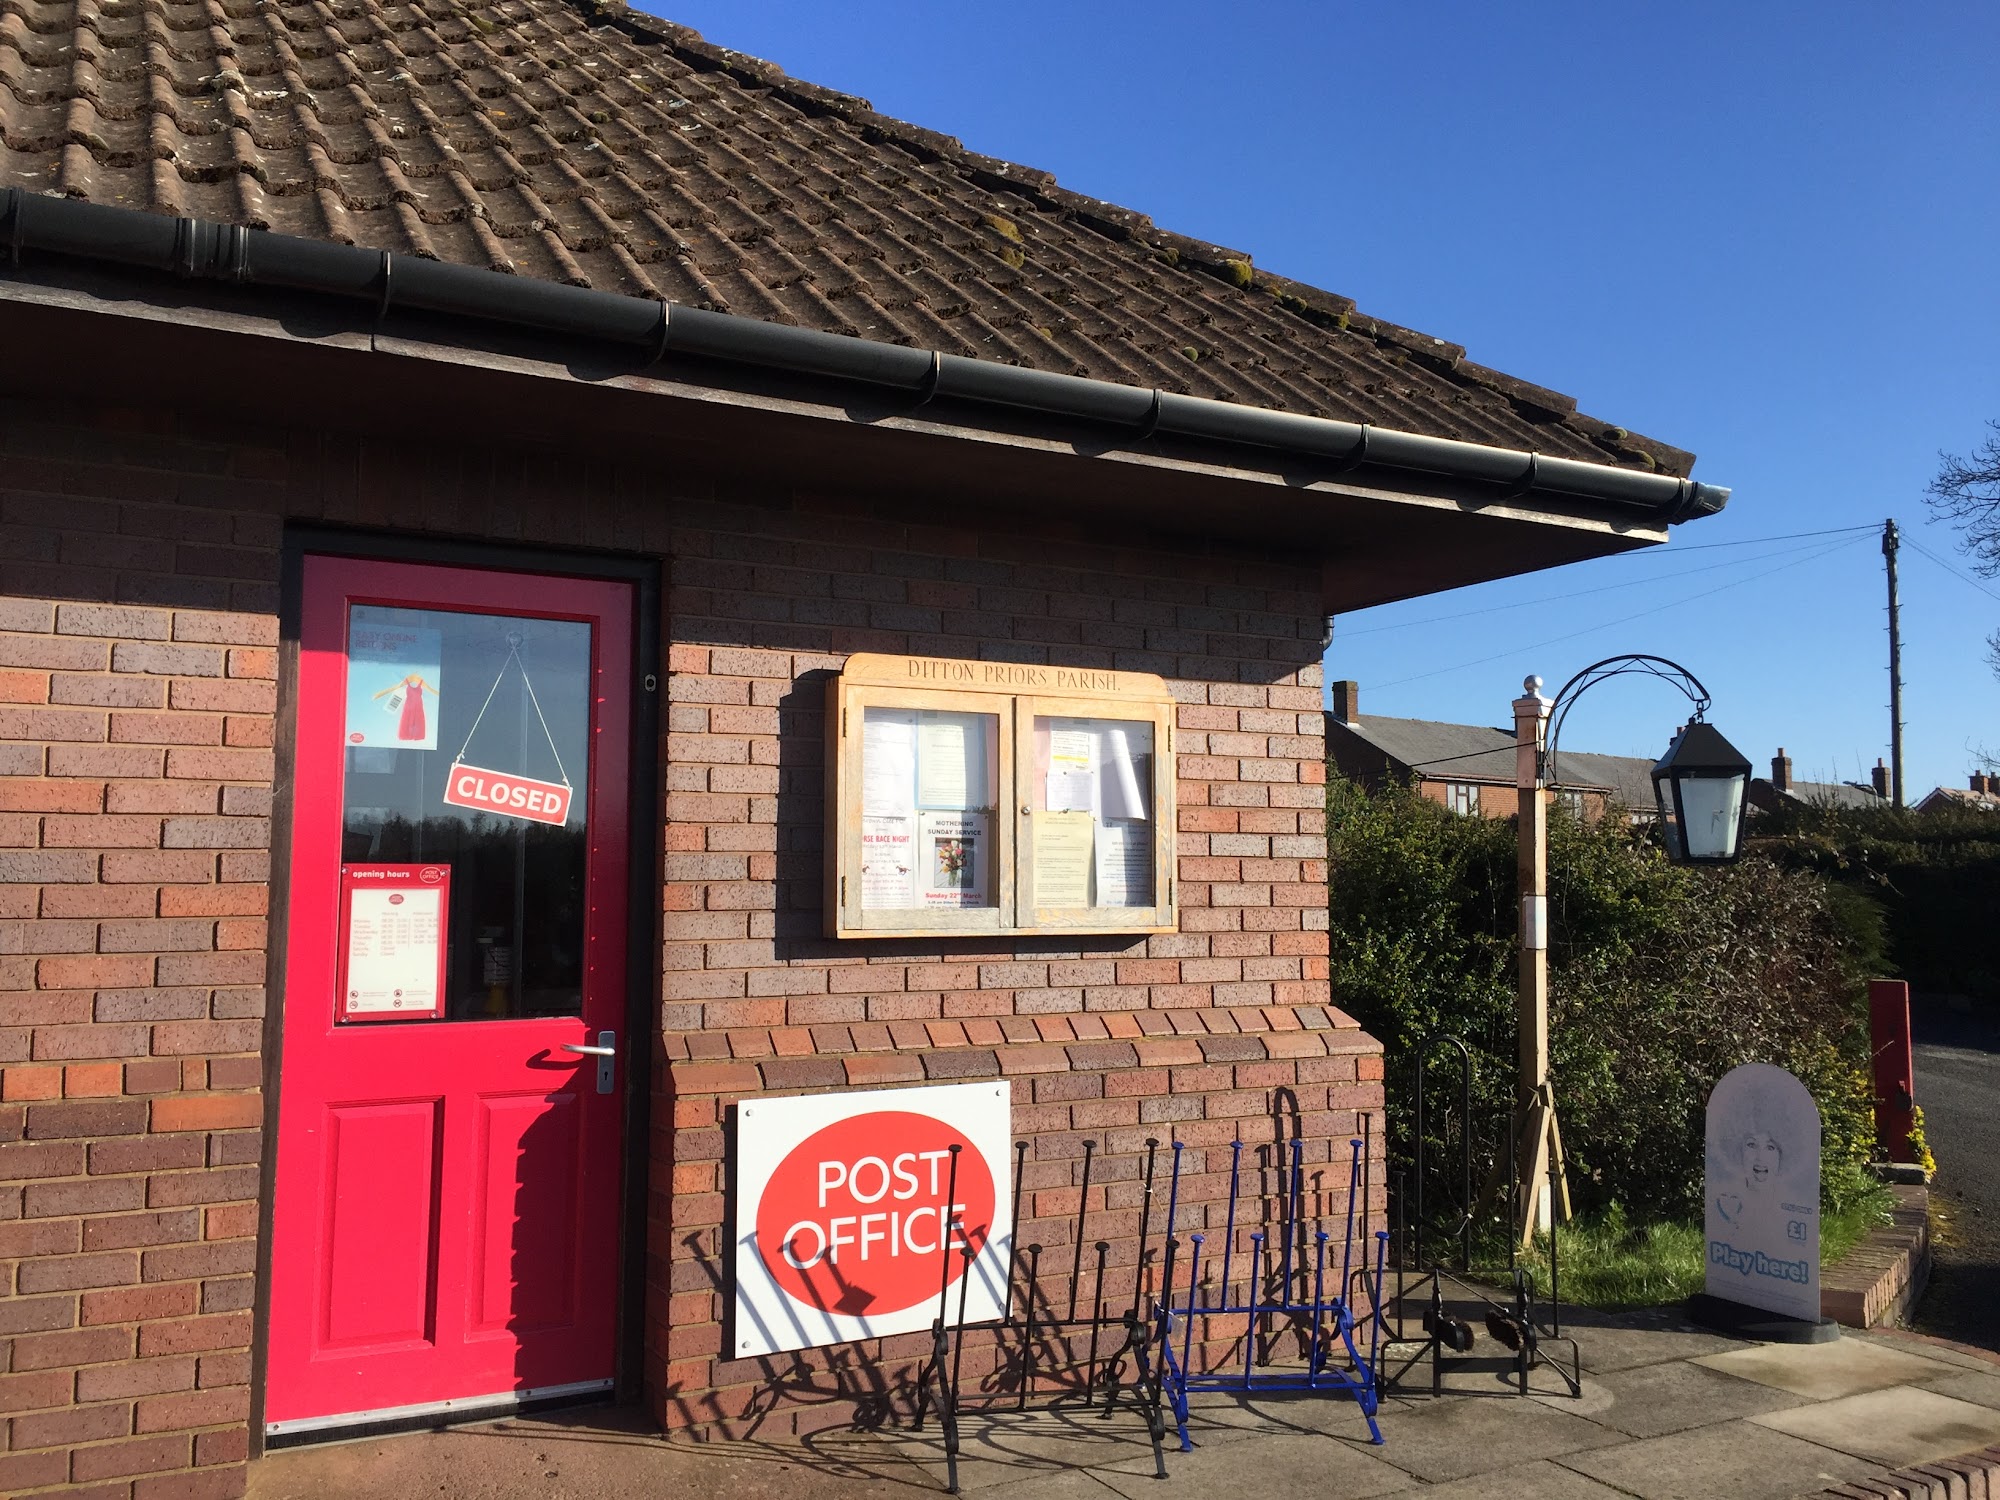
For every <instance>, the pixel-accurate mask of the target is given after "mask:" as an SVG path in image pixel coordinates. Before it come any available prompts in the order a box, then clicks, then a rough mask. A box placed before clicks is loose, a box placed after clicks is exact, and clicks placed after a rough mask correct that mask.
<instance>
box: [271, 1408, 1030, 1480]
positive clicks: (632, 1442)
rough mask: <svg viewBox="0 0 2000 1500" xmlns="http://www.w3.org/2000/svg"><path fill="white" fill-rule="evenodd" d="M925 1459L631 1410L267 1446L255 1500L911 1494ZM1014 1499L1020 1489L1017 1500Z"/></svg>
mask: <svg viewBox="0 0 2000 1500" xmlns="http://www.w3.org/2000/svg"><path fill="white" fill-rule="evenodd" d="M935 1488H936V1486H934V1485H933V1483H932V1481H931V1479H930V1477H929V1476H928V1475H927V1474H925V1473H924V1471H923V1470H922V1469H920V1468H918V1467H917V1466H915V1465H913V1464H910V1463H908V1462H906V1461H905V1460H903V1459H902V1458H901V1457H899V1456H898V1455H896V1454H894V1453H893V1452H891V1451H889V1450H886V1449H882V1448H879V1447H878V1448H870V1447H867V1446H866V1445H860V1444H854V1443H848V1444H845V1445H841V1444H835V1445H832V1446H831V1447H830V1448H823V1449H819V1450H815V1448H813V1447H810V1446H805V1445H801V1444H799V1443H796V1442H789V1441H788V1442H786V1443H783V1444H777V1443H760V1442H757V1441H755V1440H752V1441H747V1442H741V1443H730V1444H721V1443H703V1444H695V1443H689V1442H686V1441H679V1442H676V1441H672V1440H669V1439H666V1438H662V1437H661V1436H660V1435H659V1434H658V1432H657V1431H656V1430H654V1428H653V1427H652V1424H651V1423H650V1422H649V1421H648V1420H647V1418H646V1417H645V1416H644V1415H643V1414H642V1413H639V1412H637V1411H634V1410H632V1409H629V1408H626V1409H608V1410H607V1409H602V1408H599V1409H592V1410H585V1411H579V1412H568V1413H563V1414H562V1415H560V1416H558V1417H552V1418H544V1419H522V1420H516V1421H507V1422H491V1423H480V1424H476V1425H471V1426H465V1427H453V1428H448V1429H446V1430H443V1431H439V1432H422V1433H406V1434H402V1435H399V1436H395V1437H384V1438H367V1439H362V1440H360V1441H356V1442H348V1443H332V1444H326V1445H320V1446H315V1447H309V1448H292V1449H285V1450H281V1451H279V1452H275V1453H267V1454H266V1455H265V1456H264V1457H262V1458H260V1459H259V1460H257V1462H256V1463H254V1464H252V1465H251V1466H250V1477H249V1491H248V1494H249V1496H250V1497H252V1500H333V1497H345V1496H350V1495H395V1496H400V1497H404V1500H425V1497H429V1496H440V1495H443V1496H449V1497H450V1500H522V1497H526V1496H534V1497H535V1500H659V1497H661V1496H663V1495H675V1496H678V1495H713V1496H727V1497H728V1500H798V1497H799V1496H801V1495H802V1494H806V1495H820V1494H833V1493H835V1492H836V1491H837V1493H838V1494H840V1495H841V1496H842V1497H843V1500H846V1497H852V1500H864V1497H865V1500H876V1497H882V1500H889V1497H894V1500H914V1497H916V1496H920V1495H923V1494H925V1493H928V1492H930V1491H932V1490H933V1489H935ZM1010 1500H1011V1497H1010Z"/></svg>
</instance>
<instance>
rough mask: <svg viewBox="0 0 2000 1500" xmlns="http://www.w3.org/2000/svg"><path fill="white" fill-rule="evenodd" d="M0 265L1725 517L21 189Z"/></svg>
mask: <svg viewBox="0 0 2000 1500" xmlns="http://www.w3.org/2000/svg"><path fill="white" fill-rule="evenodd" d="M0 248H4V249H5V250H6V252H7V253H8V257H9V260H10V262H11V264H13V265H16V266H18V265H19V264H20V262H21V257H22V253H23V252H24V251H37V252H41V253H43V254H49V255H60V256H71V257H75V258H78V259H83V260H92V261H103V262H109V263H112V264H114V265H122V266H136V267H141V268H143V269H146V270H152V271H159V272H164V273H167V274H170V275H175V276H179V277H181V278H183V279H185V280H194V281H218V282H224V283H229V284H233V285H240V286H261V287H274V288H283V289H285V290H288V291H296V292H308V293H315V294H319V295H325V296H334V297H344V298H347V299H348V300H350V301H354V302H359V303H364V304H368V305H371V306H373V307H374V308H375V309H376V313H377V317H378V319H379V318H380V317H383V316H386V315H387V313H388V311H389V308H390V306H391V305H392V304H393V305H394V306H398V307H409V308H416V309H420V310H422V311H424V312H428V313H439V314H444V315H446V316H451V317H462V318H472V319H477V320H481V321H485V322H493V323H502V324H509V325H513V326H515V327H525V328H535V329H540V330H542V331H544V332H548V333H555V334H561V335H563V336H565V337H569V338H582V339H589V340H596V341H601V342H608V343H614V344H620V345H624V346H627V347H631V348H635V349H638V350H642V351H646V352H647V353H648V355H649V358H648V361H647V367H650V366H651V365H652V364H654V363H657V362H658V361H659V359H661V358H662V357H664V356H665V355H667V354H669V353H673V354H689V355H698V356H701V357H703V358H708V359H718V360H725V361H728V362H731V363H735V364H745V365H753V366H760V367H763V368H767V369H773V370H783V371H787V372H789V373H792V374H798V375H810V376H819V377H822V378H826V379H831V380H840V381H852V382H858V383H861V384H864V385H873V386H880V387H886V388H888V389H891V390H898V391H903V392H905V393H908V394H910V395H912V396H921V397H923V398H924V399H925V400H930V399H935V398H939V397H943V398H947V399H951V400H957V401H965V402H971V403H976V404H980V405H986V406H1001V407H1011V408H1014V409H1017V410H1025V411H1034V412H1041V413H1044V414H1046V415H1051V416H1057V417H1062V418H1066V419H1069V420H1073V421H1083V422H1088V423H1093V424H1096V425H1099V426H1103V427H1109V428H1113V429H1116V430H1118V431H1119V432H1121V433H1123V434H1126V435H1128V436H1130V437H1134V438H1141V437H1144V436H1150V435H1152V434H1153V433H1156V432H1157V433H1170V434H1172V435H1174V436H1176V437H1183V438H1192V439H1196V440H1198V441H1203V442H1213V443H1222V444H1230V445H1238V446H1248V447H1254V448H1263V449H1268V450H1272V451H1275V452H1280V453H1288V454H1296V455H1300V456H1303V457H1308V458H1312V459H1317V460H1321V461H1324V462H1326V463H1327V464H1329V465H1330V466H1333V467H1334V468H1335V469H1336V471H1337V470H1339V469H1340V468H1342V467H1347V468H1351V467H1356V466H1358V465H1360V464H1366V465H1368V466H1369V467H1379V468H1386V469H1401V470H1409V471H1415V472H1420V473H1427V474H1436V475H1441V476H1444V477H1447V478H1452V479H1462V480H1471V481H1473V482H1475V483H1481V484H1490V485H1494V486H1496V487H1498V488H1500V489H1501V490H1503V491H1505V492H1507V493H1508V496H1509V498H1522V497H1525V496H1528V495H1531V494H1540V495H1547V496H1560V497H1562V498H1565V499H1571V500H1584V501H1590V502H1595V503H1598V504H1604V505H1611V506H1616V507H1619V508H1622V509H1629V510H1635V511H1638V512H1640V513H1641V514H1643V516H1644V517H1645V518H1646V519H1647V520H1649V521H1651V522H1653V523H1655V524H1659V525H1674V524H1677V523H1679V522H1682V521H1687V520H1691V519H1694V518H1695V517H1698V516H1706V515H1713V514H1715V513H1716V512H1717V511H1719V510H1721V509H1722V508H1723V506H1724V505H1726V504H1727V503H1728V500H1729V491H1728V490H1727V489H1726V488H1724V487H1722V486H1720V485H1712V484H1702V483H1699V482H1697V481H1695V480H1691V479H1675V478H1672V477H1670V476H1667V475H1662V474H1647V473H1641V472H1639V471H1637V470H1633V469H1618V468H1612V467H1610V466H1608V465H1604V464H1590V463H1583V462H1580V461H1578V460H1575V459H1567V458H1551V457H1548V456H1546V455H1537V454H1533V453H1527V452H1523V451H1521V450H1519V449H1513V448H1495V447H1488V446H1486V445H1483V444H1479V443H1465V442H1459V441H1457V440H1455V439H1452V438H1437V437H1427V436H1424V435H1422V434H1419V433H1412V432H1400V431H1397V430H1395V429H1393V428H1385V427H1377V426H1374V425H1372V424H1362V423H1354V422H1340V421H1335V420H1332V419H1330V418H1326V417H1309V416H1301V415H1298V414H1296V413H1291V412H1280V411H1271V410H1268V409H1265V408H1261V407H1253V406H1240V405H1237V404H1236V403H1234V402H1229V401H1213V400H1209V399H1206V398H1204V397H1199V396H1182V395H1177V394H1175V393H1173V392H1170V391H1157V390H1144V389H1140V388H1138V387H1135V386H1124V385H1114V384H1112V383H1110V382H1109V381H1103V380H1089V379H1085V378H1083V377H1080V376H1075V375H1058V374H1052V373H1049V372H1047V371H1042V370H1027V369H1022V368H1021V367H1019V366H1017V365H1003V364H996V363H992V362H989V361H986V360H975V359H966V358H964V357H963V356H961V355H956V354H941V353H935V352H933V351H930V350H926V349H909V348H904V347H902V346H901V345H896V344H880V343H875V342H873V341H871V340H868V339H859V338H851V337H848V336H847V335H845V334H835V333H821V332H819V331H817V330H814V329H807V328H793V327H789V326H787V325H784V324H780V323H764V322H759V321H757V320H755V319H752V318H744V317H738V316H737V315H735V314H733V313H718V312H711V311H708V310H707V309H704V308H698V307H687V306H684V305H677V304H669V303H666V302H659V301H653V300H650V299H647V298H642V297H627V296H623V295H621V294H619V293H615V292H600V291H591V290H588V289H586V288H582V287H573V286H564V285H560V284H558V283H555V282H547V281H538V280H534V279H531V278H529V277H524V276H512V275H507V274H505V273H503V272H498V271H486V270H479V269H477V268H475V267H471V266H457V265H448V264H445V263H443V262H440V261H434V260H425V259H422V258H420V257H418V256H413V255H407V254H397V253H395V252H392V251H386V250H368V249H364V248H361V247H359V246H355V245H339V244H332V243H329V242H326V241H321V240H309V239H303V238H299V237H297V236H293V235H283V234H271V233H268V232H266V231H263V230H253V229H244V228H241V227H240V226H237V225H232V224H218V223H215V222H213V221H211V220H205V219H193V218H178V219H176V218H168V217H166V216H165V215H162V214H154V213H148V212H145V211H144V210H141V209H133V208H116V207H111V206H108V205H105V204H96V203H84V202H81V201H79V200H76V199H70V198H58V197H54V196H50V195H45V194H39V193H31V192H29V191H28V190H27V189H25V188H18V187H10V188H5V189H0Z"/></svg>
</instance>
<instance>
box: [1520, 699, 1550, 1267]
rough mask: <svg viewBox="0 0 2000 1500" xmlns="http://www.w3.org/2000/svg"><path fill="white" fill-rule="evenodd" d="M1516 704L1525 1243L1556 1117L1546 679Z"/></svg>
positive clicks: (1543, 1179) (1536, 1207) (1544, 1175)
mask: <svg viewBox="0 0 2000 1500" xmlns="http://www.w3.org/2000/svg"><path fill="white" fill-rule="evenodd" d="M1521 686H1522V695H1521V696H1520V697H1519V698H1516V699H1515V700H1514V786H1515V790H1516V792H1517V793H1518V801H1517V804H1516V805H1517V807H1518V810H1519V813H1518V819H1517V822H1518V827H1519V834H1520V844H1519V847H1520V856H1519V864H1518V872H1519V885H1520V893H1521V905H1520V946H1521V974H1520V993H1519V1000H1518V1017H1519V1030H1520V1049H1521V1050H1520V1072H1519V1076H1518V1079H1517V1083H1516V1087H1515V1092H1514V1100H1515V1108H1516V1110H1517V1111H1518V1112H1519V1113H1518V1116H1517V1118H1519V1119H1521V1121H1522V1123H1523V1127H1524V1128H1523V1130H1522V1133H1521V1135H1520V1137H1518V1141H1517V1150H1516V1155H1515V1163H1516V1170H1517V1171H1518V1172H1519V1174H1520V1175H1519V1178H1518V1179H1517V1185H1518V1187H1519V1189H1520V1195H1519V1200H1518V1201H1519V1206H1520V1213H1521V1222H1520V1223H1519V1224H1518V1225H1517V1226H1516V1228H1517V1229H1518V1230H1519V1232H1520V1234H1521V1238H1522V1243H1523V1244H1526V1243H1527V1242H1528V1240H1529V1239H1531V1238H1532V1237H1533V1235H1534V1229H1535V1225H1536V1224H1537V1223H1538V1222H1539V1221H1540V1212H1539V1209H1540V1204H1541V1195H1542V1193H1543V1192H1544V1191H1545V1190H1546V1186H1547V1182H1548V1162H1549V1158H1548V1148H1549V1136H1550V1130H1551V1128H1552V1126H1553V1122H1554V1118H1555V1116H1554V1112H1553V1110H1552V1109H1551V1108H1550V1107H1549V1103H1548V1096H1547V1094H1546V1092H1545V1085H1546V1084H1547V1082H1548V1076H1549V916H1548V913H1549V898H1548V864H1549V821H1548V816H1549V815H1548V803H1547V801H1546V799H1545V797H1544V795H1543V779H1542V778H1543V766H1542V751H1543V747H1544V746H1545V744H1546V743H1547V736H1548V724H1549V700H1548V699H1546V698H1544V697H1543V696H1542V692H1541V688H1542V679H1541V678H1539V677H1530V678H1528V679H1527V680H1526V681H1525V682H1523V683H1522V684H1521Z"/></svg>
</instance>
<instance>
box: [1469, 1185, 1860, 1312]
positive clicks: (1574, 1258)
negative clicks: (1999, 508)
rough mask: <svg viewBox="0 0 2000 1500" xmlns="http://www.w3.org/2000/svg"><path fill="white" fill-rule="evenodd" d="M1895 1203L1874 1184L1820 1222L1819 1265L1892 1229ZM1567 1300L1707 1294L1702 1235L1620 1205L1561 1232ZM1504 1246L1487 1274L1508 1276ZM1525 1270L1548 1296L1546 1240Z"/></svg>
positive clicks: (1646, 1300) (1650, 1301)
mask: <svg viewBox="0 0 2000 1500" xmlns="http://www.w3.org/2000/svg"><path fill="white" fill-rule="evenodd" d="M1892 1202H1893V1200H1892V1199H1891V1197H1890V1195H1889V1190H1888V1189H1887V1188H1885V1187H1882V1186H1880V1185H1879V1184H1878V1185H1875V1186H1873V1187H1871V1188H1870V1189H1869V1190H1868V1191H1867V1192H1865V1193H1863V1194H1862V1195H1861V1196H1860V1197H1858V1198H1856V1199H1855V1200H1854V1201H1852V1202H1850V1203H1848V1204H1846V1205H1845V1206H1843V1207H1842V1208H1840V1209H1837V1210H1834V1211H1833V1212H1830V1213H1825V1214H1822V1215H1821V1216H1820V1241H1819V1260H1820V1265H1821V1266H1830V1265H1832V1264H1834V1263H1835V1262H1836V1261H1838V1260H1839V1259H1840V1258H1841V1257H1842V1256H1843V1255H1845V1254H1846V1253H1847V1252H1848V1251H1849V1250H1851V1249H1853V1248H1854V1246H1855V1244H1856V1243H1858V1242H1859V1241H1860V1239H1861V1237H1862V1236H1863V1235H1864V1234H1866V1233H1867V1232H1868V1231H1869V1230H1870V1229H1872V1228H1874V1227H1875V1226H1876V1225H1877V1224H1882V1223H1886V1222H1887V1221H1888V1216H1889V1208H1890V1205H1891V1203H1892ZM1556 1251H1557V1255H1558V1258H1559V1260H1560V1267H1559V1269H1560V1270H1561V1272H1562V1296H1563V1301H1564V1302H1567V1303H1574V1304H1577V1305H1579V1306H1583V1307H1655V1306H1658V1305H1659V1304H1661V1303H1665V1302H1678V1301H1680V1300H1682V1299H1683V1298H1685V1297H1687V1296H1689V1295H1691V1294H1692V1293H1695V1292H1698V1291H1700V1290H1701V1289H1702V1280H1703V1275H1704V1267H1703V1253H1702V1252H1703V1236H1702V1227H1701V1225H1700V1224H1699V1223H1687V1222H1681V1221H1674V1220H1662V1221H1653V1222H1647V1223H1633V1222H1632V1221H1631V1220H1630V1219H1629V1218H1628V1217H1627V1215H1626V1213H1625V1210H1624V1209H1623V1207H1621V1206H1620V1205H1618V1204H1616V1203H1614V1204H1612V1205H1611V1206H1610V1207H1609V1208H1608V1209H1604V1210H1601V1211H1599V1212H1597V1213H1593V1214H1590V1215H1588V1216H1585V1217H1579V1218H1578V1219H1577V1220H1575V1221H1574V1222H1573V1223H1570V1224H1566V1225H1564V1226H1563V1229H1562V1231H1561V1234H1560V1235H1559V1236H1558V1239H1557V1242H1556ZM1505 1257H1506V1250H1505V1247H1504V1246H1499V1247H1493V1248H1492V1249H1491V1250H1489V1253H1488V1254H1486V1255H1483V1256H1481V1257H1480V1260H1481V1263H1482V1264H1481V1270H1482V1271H1484V1272H1485V1273H1486V1274H1487V1275H1499V1274H1504V1272H1505V1269H1506V1259H1505ZM1521 1264H1522V1265H1523V1266H1525V1267H1526V1268H1527V1269H1528V1270H1529V1271H1530V1272H1531V1273H1532V1274H1533V1276H1534V1278H1535V1288H1536V1291H1537V1292H1538V1293H1539V1294H1540V1295H1543V1296H1546V1295H1547V1294H1548V1287H1549V1262H1548V1239H1547V1237H1546V1236H1542V1235H1537V1236H1536V1238H1535V1247H1534V1249H1533V1250H1532V1251H1531V1252H1529V1253H1527V1254H1525V1255H1523V1256H1522V1258H1521Z"/></svg>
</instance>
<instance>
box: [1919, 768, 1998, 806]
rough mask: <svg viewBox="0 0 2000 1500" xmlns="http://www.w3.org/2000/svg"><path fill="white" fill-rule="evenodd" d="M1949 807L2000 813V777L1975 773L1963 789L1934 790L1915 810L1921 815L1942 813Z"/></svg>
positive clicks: (1940, 788)
mask: <svg viewBox="0 0 2000 1500" xmlns="http://www.w3.org/2000/svg"><path fill="white" fill-rule="evenodd" d="M1948 807H1967V808H1971V809H1972V810H1973V811H1975V812H2000V776H1992V775H1987V774H1984V773H1982V772H1979V771H1974V772H1973V773H1972V775H1971V776H1970V777H1969V778H1968V779H1967V781H1966V784H1965V785H1964V786H1962V787H1957V786H1941V787H1934V788H1932V790H1931V792H1930V794H1929V795H1928V796H1926V797H1925V798H1924V799H1923V801H1921V802H1919V803H1917V804H1916V809H1915V810H1916V811H1917V812H1920V813H1927V812H1942V811H1943V810H1944V809H1946V808H1948Z"/></svg>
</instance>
